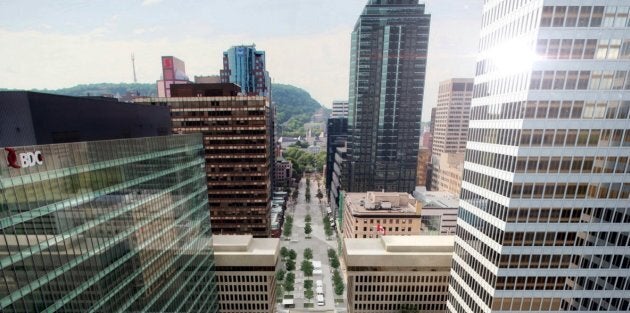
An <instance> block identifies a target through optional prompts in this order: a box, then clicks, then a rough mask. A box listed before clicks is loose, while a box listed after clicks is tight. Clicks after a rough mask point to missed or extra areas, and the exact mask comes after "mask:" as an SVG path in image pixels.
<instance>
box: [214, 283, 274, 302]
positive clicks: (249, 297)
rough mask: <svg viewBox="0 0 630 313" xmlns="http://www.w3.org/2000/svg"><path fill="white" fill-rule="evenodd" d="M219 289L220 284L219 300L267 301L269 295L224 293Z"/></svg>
mask: <svg viewBox="0 0 630 313" xmlns="http://www.w3.org/2000/svg"><path fill="white" fill-rule="evenodd" d="M222 291H227V290H221V286H220V285H219V301H239V302H248V301H257V302H260V301H267V300H268V298H269V296H268V295H267V293H251V292H247V293H225V292H222Z"/></svg>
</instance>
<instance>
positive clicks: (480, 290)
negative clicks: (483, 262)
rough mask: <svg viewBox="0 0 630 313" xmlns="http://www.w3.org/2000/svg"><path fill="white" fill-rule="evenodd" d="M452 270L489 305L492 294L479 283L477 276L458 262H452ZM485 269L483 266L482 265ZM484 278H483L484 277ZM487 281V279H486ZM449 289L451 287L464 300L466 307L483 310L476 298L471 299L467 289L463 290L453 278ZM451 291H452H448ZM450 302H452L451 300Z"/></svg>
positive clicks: (476, 310) (474, 310)
mask: <svg viewBox="0 0 630 313" xmlns="http://www.w3.org/2000/svg"><path fill="white" fill-rule="evenodd" d="M452 266H453V269H452V270H453V272H455V273H457V275H459V277H461V279H462V280H463V281H464V284H466V285H467V286H468V288H469V289H471V290H472V292H473V293H474V294H475V295H477V297H479V298H480V299H481V301H482V302H483V303H484V304H485V305H486V306H487V307H490V303H491V302H490V301H491V299H492V296H491V295H490V293H488V291H487V290H486V289H485V288H484V287H483V286H482V285H481V284H480V282H479V278H477V277H473V276H472V275H471V273H469V272H468V271H466V270H465V269H464V268H463V267H462V266H461V265H460V264H459V263H458V262H453V265H452ZM483 268H484V269H485V267H483ZM484 279H485V278H484ZM486 281H487V280H486ZM449 289H453V290H454V291H455V292H457V294H459V296H460V297H461V298H462V299H463V300H464V301H465V302H466V304H467V305H468V307H470V308H471V309H472V310H473V312H480V313H481V312H485V311H484V310H482V309H481V306H480V304H479V303H478V302H477V299H473V298H472V296H471V295H470V294H469V292H468V291H467V290H464V288H462V286H460V285H459V282H458V281H457V280H455V279H451V282H450V286H449ZM449 292H452V291H449ZM451 303H452V302H451Z"/></svg>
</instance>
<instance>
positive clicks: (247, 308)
mask: <svg viewBox="0 0 630 313" xmlns="http://www.w3.org/2000/svg"><path fill="white" fill-rule="evenodd" d="M219 307H220V308H219V309H220V310H219V312H224V313H232V312H234V313H242V312H260V313H263V312H269V304H268V303H246V302H241V303H229V302H228V303H225V302H221V301H219Z"/></svg>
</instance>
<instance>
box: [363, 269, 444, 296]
mask: <svg viewBox="0 0 630 313" xmlns="http://www.w3.org/2000/svg"><path fill="white" fill-rule="evenodd" d="M413 270H415V269H413ZM353 271H354V270H353ZM448 278H449V276H448V273H445V274H443V275H434V276H426V275H420V276H418V275H400V276H394V275H380V276H379V275H357V276H355V277H354V281H355V282H357V283H414V284H416V283H446V282H448ZM381 285H382V284H381ZM396 286H399V287H402V288H410V286H405V285H396ZM413 286H417V285H413ZM405 290H407V289H405ZM401 291H402V290H401ZM407 291H413V290H411V289H409V290H407Z"/></svg>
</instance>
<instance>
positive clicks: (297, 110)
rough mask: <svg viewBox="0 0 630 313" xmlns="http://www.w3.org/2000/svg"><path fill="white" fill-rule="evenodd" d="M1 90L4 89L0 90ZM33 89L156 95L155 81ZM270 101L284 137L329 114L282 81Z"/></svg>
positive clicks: (301, 132) (299, 132)
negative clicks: (323, 113)
mask: <svg viewBox="0 0 630 313" xmlns="http://www.w3.org/2000/svg"><path fill="white" fill-rule="evenodd" d="M0 90H7V89H1V88H0ZM33 91H39V92H45V93H52V94H58V95H67V96H88V95H89V96H100V95H103V94H112V95H114V96H117V95H118V96H122V95H125V94H126V93H127V92H132V93H138V94H139V95H141V96H157V90H156V87H155V84H143V83H137V84H127V83H118V84H112V83H98V84H83V85H76V86H74V87H69V88H62V89H35V90H33ZM272 93H273V102H274V103H275V105H276V107H277V110H276V124H277V125H279V126H281V129H282V131H283V134H284V135H286V136H299V135H302V136H303V135H305V133H306V132H305V130H304V124H306V123H308V122H310V121H311V118H312V117H313V115H314V114H315V113H316V112H318V111H319V110H322V109H324V111H326V112H328V113H329V111H330V110H329V109H327V108H324V107H323V106H322V105H321V104H320V103H319V102H317V101H316V100H315V99H313V98H312V97H311V95H310V94H309V93H308V92H307V91H306V90H304V89H301V88H298V87H295V86H292V85H285V84H273V85H272Z"/></svg>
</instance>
